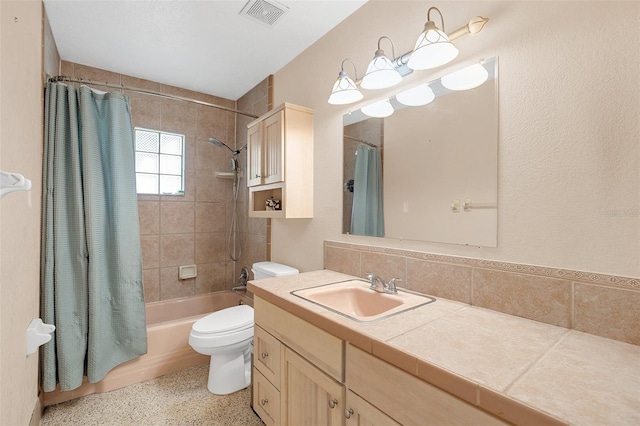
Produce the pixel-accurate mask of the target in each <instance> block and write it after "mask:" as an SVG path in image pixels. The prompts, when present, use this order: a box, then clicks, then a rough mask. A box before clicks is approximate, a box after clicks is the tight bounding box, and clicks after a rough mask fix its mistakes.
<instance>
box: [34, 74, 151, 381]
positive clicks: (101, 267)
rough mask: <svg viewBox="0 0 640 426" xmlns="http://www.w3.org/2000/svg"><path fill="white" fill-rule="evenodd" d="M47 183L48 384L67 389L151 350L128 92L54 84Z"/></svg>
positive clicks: (44, 301)
mask: <svg viewBox="0 0 640 426" xmlns="http://www.w3.org/2000/svg"><path fill="white" fill-rule="evenodd" d="M43 191H44V199H43V207H42V220H43V224H42V266H41V267H42V273H41V287H42V288H41V315H42V318H43V320H44V322H45V323H50V324H54V325H55V326H56V331H55V333H54V338H53V339H52V341H51V342H49V343H47V344H46V345H44V346H43V347H42V352H41V361H42V384H43V388H44V390H45V391H47V392H49V391H52V390H54V389H55V387H56V383H59V384H60V389H61V390H63V391H66V390H71V389H75V388H77V387H78V386H80V385H81V384H82V378H83V376H87V378H88V381H89V382H90V383H95V382H98V381H100V380H102V379H103V378H104V376H105V375H106V374H107V372H108V371H109V370H111V369H112V368H113V367H115V366H117V365H119V364H121V363H123V362H126V361H129V360H131V359H133V358H136V357H138V356H140V355H143V354H145V353H146V351H147V337H146V325H145V304H144V293H143V288H142V256H141V249H140V232H139V224H138V207H137V198H136V188H135V170H134V147H133V129H132V124H131V112H130V109H129V99H128V97H126V96H124V95H122V94H120V93H104V92H96V91H93V90H92V89H90V88H89V87H86V86H82V87H80V88H75V87H73V86H67V85H65V84H61V83H48V84H47V87H46V99H45V146H44V163H43Z"/></svg>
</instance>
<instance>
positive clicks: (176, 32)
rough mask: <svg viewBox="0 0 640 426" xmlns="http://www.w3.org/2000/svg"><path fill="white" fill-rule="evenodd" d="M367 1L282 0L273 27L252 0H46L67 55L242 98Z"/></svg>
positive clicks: (69, 58)
mask: <svg viewBox="0 0 640 426" xmlns="http://www.w3.org/2000/svg"><path fill="white" fill-rule="evenodd" d="M252 1H253V0H252ZM268 1H269V2H272V3H274V2H273V0H268ZM366 1H367V0H324V1H311V0H278V1H277V3H279V5H281V6H284V8H285V9H288V12H287V13H286V14H284V15H283V16H282V17H280V18H279V19H278V20H277V21H276V22H275V24H274V25H272V26H269V25H267V24H264V23H262V22H260V21H258V20H256V19H254V18H250V17H247V16H242V15H240V11H241V10H242V9H243V7H244V6H245V4H246V3H247V0H225V1H221V0H216V1H213V0H200V1H194V0H171V1H169V0H162V1H159V0H109V1H100V0H44V4H45V9H46V13H47V16H48V18H49V22H50V24H51V30H52V32H53V36H54V38H55V41H56V44H57V47H58V51H59V52H60V56H61V58H62V59H63V60H66V61H70V62H75V63H78V64H83V65H89V66H92V67H96V68H102V69H106V70H109V71H114V72H117V73H121V74H127V75H131V76H134V77H138V78H144V79H147V80H153V81H157V82H160V83H164V84H168V85H173V86H177V87H182V88H185V89H191V90H195V91H198V92H203V93H208V94H212V95H216V96H220V97H223V98H228V99H233V100H236V99H238V98H239V97H241V96H242V95H244V94H245V93H246V92H247V91H249V90H251V88H253V87H254V86H255V85H256V84H258V83H259V82H260V81H262V80H263V79H264V78H265V77H266V76H267V75H269V74H273V73H275V72H277V71H278V70H279V69H280V68H282V67H283V66H284V65H286V64H287V63H288V62H290V61H291V60H292V59H293V58H295V57H296V56H297V55H298V54H300V53H302V52H303V51H304V50H305V49H306V48H307V47H309V46H310V45H311V44H313V43H314V42H315V41H316V40H318V39H319V38H321V37H322V36H323V35H324V34H325V33H327V32H328V31H329V30H331V29H332V28H333V27H335V26H336V25H337V24H339V23H340V22H341V21H342V20H344V19H345V18H346V17H347V16H349V15H350V14H351V13H353V12H354V11H355V10H357V9H358V8H359V7H360V6H362V5H363V4H364V3H365V2H366Z"/></svg>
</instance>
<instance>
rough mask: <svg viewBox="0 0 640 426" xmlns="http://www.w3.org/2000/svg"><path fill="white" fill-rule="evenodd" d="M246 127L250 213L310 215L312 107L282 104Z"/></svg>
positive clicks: (292, 215) (279, 216)
mask: <svg viewBox="0 0 640 426" xmlns="http://www.w3.org/2000/svg"><path fill="white" fill-rule="evenodd" d="M247 128H248V130H247V174H248V176H247V186H248V187H249V216H250V217H270V218H311V217H313V110H311V109H309V108H305V107H301V106H298V105H293V104H289V103H284V104H282V105H280V106H279V107H277V108H275V109H273V110H271V111H269V112H268V113H266V114H264V115H263V116H261V117H260V118H258V119H256V120H254V121H252V122H251V123H249V125H248V126H247ZM271 197H273V198H274V199H275V200H278V201H279V209H277V210H267V206H266V201H267V200H268V199H269V198H271Z"/></svg>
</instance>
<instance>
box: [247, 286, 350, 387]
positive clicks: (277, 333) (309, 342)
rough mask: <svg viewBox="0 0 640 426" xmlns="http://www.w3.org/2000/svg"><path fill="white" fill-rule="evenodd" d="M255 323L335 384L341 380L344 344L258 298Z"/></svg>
mask: <svg viewBox="0 0 640 426" xmlns="http://www.w3.org/2000/svg"><path fill="white" fill-rule="evenodd" d="M253 308H254V312H255V323H256V324H257V325H259V326H260V327H262V328H263V329H264V330H266V331H267V332H269V333H270V334H271V335H272V336H274V337H275V338H276V339H278V340H280V341H281V342H282V343H283V344H285V345H286V346H288V347H290V348H291V349H293V350H294V351H296V352H298V353H299V354H300V355H302V356H303V357H305V358H306V359H308V360H309V361H311V362H312V363H313V364H315V365H316V366H317V367H319V368H320V369H321V370H323V371H324V372H325V373H327V374H328V375H330V376H331V377H333V378H334V379H335V380H337V381H339V382H341V383H342V382H343V380H344V341H343V340H342V339H339V338H337V337H335V336H333V335H331V334H329V333H327V332H326V331H324V330H321V329H320V328H318V327H316V326H314V325H312V324H309V323H308V322H306V321H304V320H303V319H300V318H298V317H297V316H295V315H293V314H290V313H289V312H287V311H285V310H284V309H281V308H279V307H277V306H275V305H273V304H271V303H269V302H267V301H266V300H264V299H261V298H260V297H257V296H256V297H255V299H254V301H253Z"/></svg>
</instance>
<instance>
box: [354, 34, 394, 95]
mask: <svg viewBox="0 0 640 426" xmlns="http://www.w3.org/2000/svg"><path fill="white" fill-rule="evenodd" d="M382 39H387V40H389V42H390V43H391V51H392V53H393V60H394V61H395V59H396V58H395V55H396V52H395V47H394V46H393V42H392V41H391V39H390V38H389V37H387V36H382V37H380V38H379V39H378V50H376V53H375V54H374V55H373V59H372V60H371V62H369V66H368V67H367V73H366V74H365V76H364V77H363V78H362V82H361V83H360V87H362V88H363V89H385V88H387V87H391V86H395V85H396V84H398V83H400V82H401V81H402V75H400V73H399V72H398V70H396V67H395V66H394V65H393V62H391V60H390V59H389V58H387V57H386V56H385V54H384V50H382V49H381V48H380V42H381V41H382Z"/></svg>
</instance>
